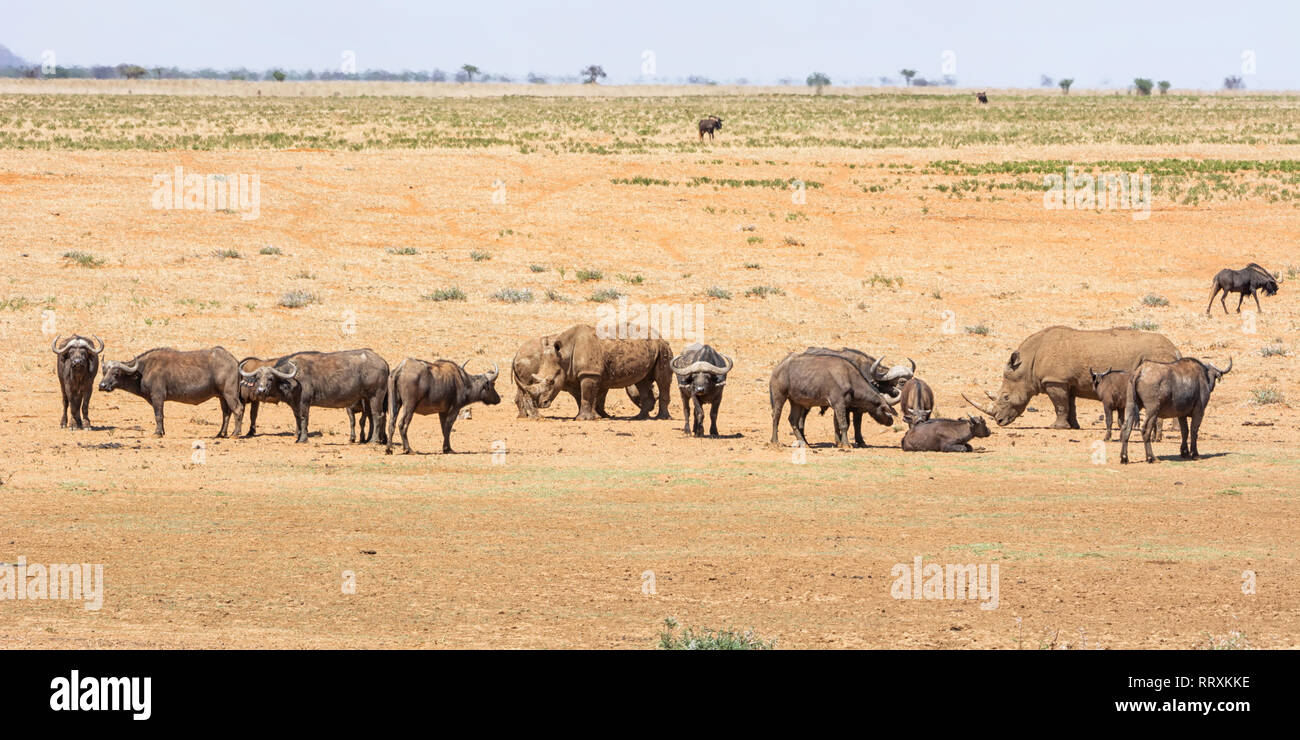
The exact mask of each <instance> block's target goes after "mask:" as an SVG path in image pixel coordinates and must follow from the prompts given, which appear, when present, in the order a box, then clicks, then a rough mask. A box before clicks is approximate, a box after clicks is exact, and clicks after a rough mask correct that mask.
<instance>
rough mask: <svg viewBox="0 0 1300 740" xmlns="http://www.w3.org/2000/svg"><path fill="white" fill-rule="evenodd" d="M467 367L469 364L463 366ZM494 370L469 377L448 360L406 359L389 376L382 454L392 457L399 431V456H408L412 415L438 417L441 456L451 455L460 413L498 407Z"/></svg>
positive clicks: (498, 397) (499, 401)
mask: <svg viewBox="0 0 1300 740" xmlns="http://www.w3.org/2000/svg"><path fill="white" fill-rule="evenodd" d="M465 364H466V365H467V364H469V362H468V361H466V363H465ZM496 379H497V366H496V365H495V364H494V365H493V366H492V369H491V370H489V371H488V372H486V373H483V374H481V375H470V374H469V373H468V372H466V371H465V365H457V364H456V363H454V362H451V361H449V360H437V361H435V362H427V361H425V360H417V359H413V358H407V359H405V360H402V361H401V362H400V363H399V364H398V365H397V368H396V369H394V370H393V372H392V373H390V374H389V376H388V434H387V436H388V442H387V444H385V446H384V452H385V453H387V454H389V455H391V454H393V437H394V435H395V434H396V433H397V432H398V431H400V432H401V435H402V453H403V454H407V455H409V454H410V453H411V444H410V442H409V441H408V440H407V437H406V430H407V429H408V428H409V427H410V426H411V417H412V416H413V415H415V414H420V415H421V416H426V415H428V414H434V413H436V414H438V419H439V421H441V422H442V452H443V454H447V453H450V452H451V427H452V424H455V423H456V418H457V416H459V415H460V410H461V409H463V408H465V407H466V406H468V405H470V404H471V403H480V402H481V403H485V404H487V405H489V406H494V405H496V404H498V403H501V397H500V396H498V395H497V389H496V386H495V382H496Z"/></svg>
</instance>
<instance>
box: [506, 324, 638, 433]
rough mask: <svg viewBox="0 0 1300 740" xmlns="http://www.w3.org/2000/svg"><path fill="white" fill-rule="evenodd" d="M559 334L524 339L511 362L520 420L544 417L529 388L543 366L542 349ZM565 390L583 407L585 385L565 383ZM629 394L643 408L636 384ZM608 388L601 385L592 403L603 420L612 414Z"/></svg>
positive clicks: (629, 390) (628, 390)
mask: <svg viewBox="0 0 1300 740" xmlns="http://www.w3.org/2000/svg"><path fill="white" fill-rule="evenodd" d="M557 336H559V335H558V334H551V335H549V336H545V337H538V338H536V339H529V340H528V341H526V342H524V344H523V346H521V347H520V348H519V351H518V352H516V353H515V358H514V360H512V361H511V363H510V374H511V379H512V380H514V381H515V407H516V408H517V409H519V418H520V419H536V418H539V417H540V416H541V414H539V413H538V412H537V399H536V398H534V397H533V394H532V393H530V392H529V391H528V387H529V386H530V385H532V383H533V375H535V374H536V373H537V371H538V370H539V369H541V367H542V352H543V351H545V349H546V347H547V346H549V345H550V344H551V343H552V342H554V341H555V338H556V337H557ZM563 390H564V392H565V393H568V394H569V395H570V396H573V402H574V403H575V404H577V406H578V407H579V409H581V407H582V386H581V384H580V383H579V382H577V381H576V380H574V381H568V382H566V384H565V386H564V389H563ZM625 390H626V391H627V397H628V398H629V399H631V400H632V403H633V405H635V406H636V407H637V408H641V402H640V400H639V399H638V397H637V392H636V386H634V385H629V386H628V387H627V388H626V389H625ZM608 393H609V389H607V388H602V389H600V390H599V391H598V392H597V394H596V400H595V402H594V403H593V409H594V410H595V412H596V415H597V416H599V417H600V418H602V419H605V418H608V417H609V414H608V413H606V412H605V396H607V395H608Z"/></svg>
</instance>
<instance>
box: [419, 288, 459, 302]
mask: <svg viewBox="0 0 1300 740" xmlns="http://www.w3.org/2000/svg"><path fill="white" fill-rule="evenodd" d="M466 298H467V296H466V295H465V291H463V290H461V289H460V288H457V287H455V286H452V287H450V288H438V289H437V290H435V291H433V292H432V293H429V294H427V295H422V296H420V299H421V300H425V301H439V302H441V301H463V300H465V299H466Z"/></svg>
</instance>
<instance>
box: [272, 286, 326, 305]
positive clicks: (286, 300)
mask: <svg viewBox="0 0 1300 740" xmlns="http://www.w3.org/2000/svg"><path fill="white" fill-rule="evenodd" d="M317 300H318V299H317V298H316V294H315V293H308V292H307V291H305V290H291V291H289V292H288V293H285V294H284V295H282V296H280V305H281V306H284V307H285V308H302V307H303V306H306V305H309V304H312V303H316V302H317Z"/></svg>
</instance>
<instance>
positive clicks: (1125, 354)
mask: <svg viewBox="0 0 1300 740" xmlns="http://www.w3.org/2000/svg"><path fill="white" fill-rule="evenodd" d="M1179 357H1181V355H1179V354H1178V350H1177V349H1175V348H1174V345H1173V342H1170V341H1169V340H1168V339H1166V338H1165V337H1164V336H1162V335H1160V334H1155V333H1152V332H1145V331H1138V330H1137V329H1123V328H1115V329H1099V330H1085V329H1072V328H1070V327H1068V326H1051V327H1048V328H1046V329H1042V330H1040V331H1037V332H1035V333H1033V334H1031V335H1030V336H1029V338H1027V339H1025V341H1023V342H1021V343H1020V347H1018V348H1017V349H1016V351H1015V352H1012V353H1011V357H1010V359H1008V360H1007V364H1006V366H1005V367H1004V368H1003V370H1002V389H1001V391H999V393H998V395H996V396H995V395H993V394H992V393H988V392H987V391H985V393H986V394H987V395H988V397H989V399H990V400H992V401H993V404H992V405H991V406H980V405H979V404H977V403H975V402H974V401H972V400H970V399H969V398H966V394H964V393H963V394H962V398H965V399H966V403H969V404H970V405H971V406H974V407H975V408H977V409H979V410H980V411H981V412H983V413H985V414H988V415H989V416H991V417H993V420H994V421H996V422H997V423H998V426H1003V427H1004V426H1006V425H1008V424H1010V423H1011V422H1013V421H1015V420H1016V419H1017V418H1019V417H1020V415H1021V414H1022V413H1024V411H1025V408H1026V407H1027V406H1029V401H1030V400H1031V399H1033V397H1034V396H1036V395H1038V394H1039V393H1046V394H1047V397H1048V398H1050V399H1051V400H1052V405H1053V406H1054V407H1056V421H1055V422H1054V423H1053V424H1052V428H1053V429H1078V428H1079V418H1078V414H1077V412H1076V410H1075V399H1076V398H1088V399H1092V400H1094V401H1095V400H1097V394H1096V392H1095V391H1094V390H1093V388H1092V376H1091V375H1090V374H1089V370H1090V368H1094V367H1110V368H1115V369H1118V370H1129V371H1131V370H1133V369H1135V368H1137V366H1138V364H1139V363H1141V362H1142V361H1143V360H1158V361H1161V362H1167V361H1172V360H1176V359H1178V358H1179Z"/></svg>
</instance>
